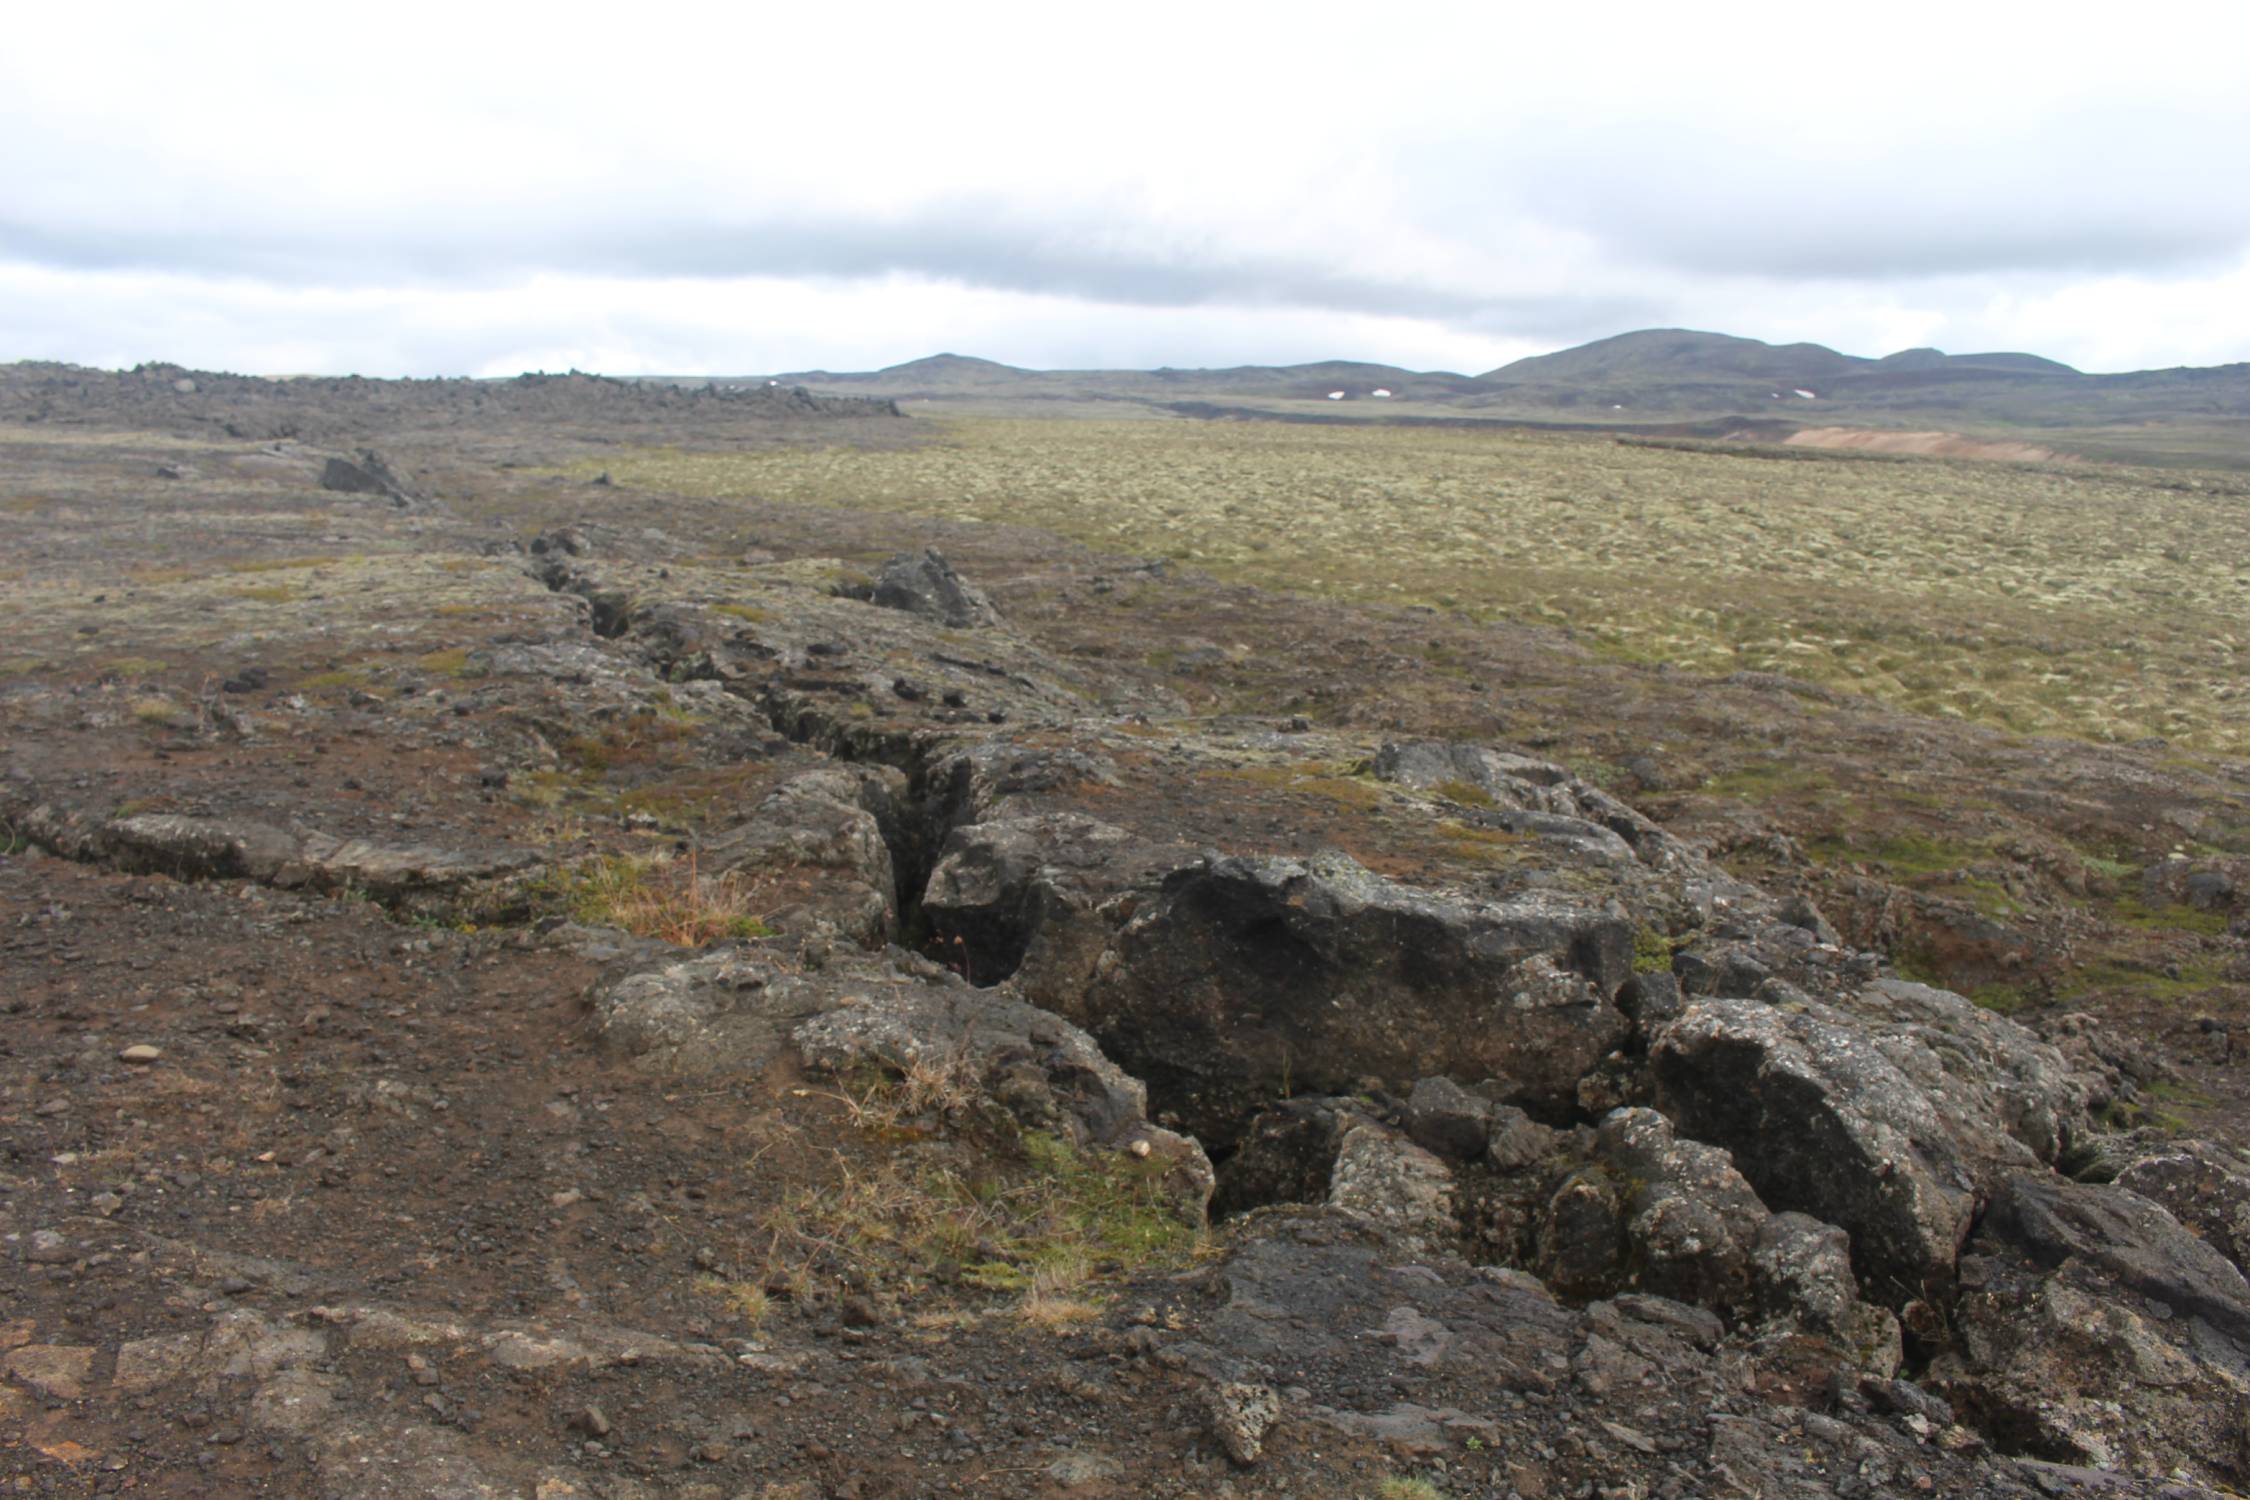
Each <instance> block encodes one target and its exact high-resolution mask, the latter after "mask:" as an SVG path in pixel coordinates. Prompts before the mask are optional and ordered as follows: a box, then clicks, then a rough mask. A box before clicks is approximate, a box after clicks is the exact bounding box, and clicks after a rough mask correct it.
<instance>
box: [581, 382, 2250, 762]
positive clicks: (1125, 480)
mask: <svg viewBox="0 0 2250 1500" xmlns="http://www.w3.org/2000/svg"><path fill="white" fill-rule="evenodd" d="M941 432H942V437H941V440H939V441H936V442H930V443H924V444H918V445H914V446H911V447H904V448H899V449H893V450H888V451H884V450H878V449H845V448H833V449H823V448H813V447H786V448H784V447H777V448H771V449H761V450H757V451H752V452H739V453H695V452H686V451H681V450H676V449H642V450H638V451H631V450H626V451H606V452H604V453H603V454H602V455H601V456H600V458H599V459H598V460H588V461H587V462H586V464H584V465H581V466H579V468H575V469H570V470H567V471H564V472H566V473H567V474H569V475H570V476H571V477H574V478H578V479H584V478H588V477H591V473H592V471H593V470H594V469H595V468H597V467H606V468H608V469H609V470H610V471H611V473H612V475H613V477H614V478H615V479H616V480H617V482H618V483H621V484H630V485H633V486H635V487H637V488H641V489H646V490H653V491H671V492H673V493H679V494H689V495H697V496H710V497H717V498H724V497H727V496H731V495H740V494H745V493H757V494H761V495H765V496H768V497H770V498H773V499H777V500H784V501H795V502H802V503H810V504H819V505H837V506H844V507H850V508H864V509H877V510H893V511H904V512H910V513H913V514H917V515H929V516H940V517H947V518H958V519H963V520H976V521H994V522H1003V523H1015V524H1025V525H1032V526H1038V527H1042V528H1045V529H1048V530H1052V531H1056V532H1059V533H1061V534H1063V535H1065V536H1069V537H1072V538H1074V539H1076V540H1079V541H1083V542H1086V543H1088V544H1090V545H1092V546H1095V547H1099V548H1101V549H1103V550H1106V551H1112V552H1121V553H1127V554H1138V555H1144V556H1145V555H1159V556H1164V557H1169V558H1175V559H1178V560H1180V561H1183V562H1187V563H1190V564H1193V565H1194V566H1196V567H1199V568H1203V569H1206V570H1208V571H1210V572H1212V573H1215V574H1218V575H1219V576H1221V577H1226V578H1233V579H1240V580H1243V581H1246V582H1250V583H1256V584H1260V585H1263V586H1266V587H1270V588H1276V589H1281V590H1285V591H1289V592H1298V593H1303V592H1310V593H1316V594H1323V595H1329V596H1333V597H1338V598H1344V599H1352V600H1370V601H1394V602H1398V603H1423V604H1429V605H1432V606H1433V607H1438V608H1444V609H1448V610H1451V611H1455V612H1459V613H1462V614H1467V615H1470V616H1473V617H1476V618H1480V619H1508V620H1516V621H1524V622H1530V623H1544V624H1549V625H1554V626H1557V627H1563V628H1568V629H1569V630H1571V631H1572V632H1573V633H1574V634H1576V636H1577V637H1578V638H1579V639H1580V640H1582V641H1584V642H1586V643H1587V644H1588V645H1590V646H1591V647H1593V649H1595V650H1596V651H1598V652H1601V653H1602V654H1604V655H1607V656H1611V657H1613V658H1617V659H1622V660H1630V661H1645V662H1668V663H1671V664H1673V665H1674V666H1676V667H1679V668H1682V669H1687V670H1694V671H1702V672H1710V673H1720V674H1723V673H1730V672H1737V671H1759V672H1772V673H1779V674H1783V675H1785V676H1788V677H1791V678H1796V679H1800V680H1805V681H1810V682H1814V683H1820V684H1825V685H1828V686H1832V687H1837V688H1842V689H1847V690H1849V691H1852V692H1856V693H1862V694H1865V695H1867V696H1870V697H1873V698H1877V699H1880V700H1882V701H1885V702H1888V703H1891V704H1894V705H1897V706H1900V707H1904V708H1908V709H1911V710H1913V711H1915V712H1918V713H1924V714H1931V715H1937V716H1942V717H1947V718H1960V719H1971V720H1976V721H1979V722H1982V723H1987V724H1993V725H1997V726H1999V727H2002V728H2006V729H2011V730H2017V731H2022V732H2033V733H2061V734H2070V735H2076V736H2080V737H2083V738H2088V739H2096V740H2137V739H2141V738H2144V737H2148V736H2161V737H2163V738H2165V739H2166V740H2168V741H2170V742H2172V743H2173V744H2174V745H2175V746H2179V747H2184V748H2192V749H2198V750H2205V751H2213V752H2219V753H2224V754H2234V755H2239V754H2243V753H2245V752H2246V751H2250V713H2246V712H2245V709H2246V706H2250V688H2246V687H2245V686H2244V671H2243V668H2244V664H2245V662H2244V658H2245V653H2246V652H2250V632H2246V631H2245V630H2244V629H2243V625H2242V619H2243V614H2244V606H2245V603H2246V602H2250V561H2246V559H2250V493H2245V491H2244V487H2243V486H2242V485H2241V484H2240V483H2239V482H2238V481H2233V480H2229V479H2226V478H2224V477H2223V476H2214V477H2213V479H2212V481H2211V482H2210V483H2208V484H2205V483H2193V484H2190V483H2185V482H2183V481H2182V480H2181V479H2180V477H2179V475H2178V474H2177V473H2176V472H2172V473H2163V474H2158V473H2155V472H2153V471H2143V470H2134V469H2124V468H2097V467H2086V468H2081V469H2074V470H2060V469H2049V468H2035V467H2030V466H2025V465H2012V464H1996V463H1978V462H1964V461H1956V460H1944V459H1904V460H1899V461H1896V462H1887V463H1788V464H1777V463H1772V462H1769V461H1766V460H1765V459H1763V458H1753V457H1746V456H1737V455H1731V454H1726V453H1717V452H1680V451H1673V450H1667V449H1660V448H1650V447H1645V446H1624V445H1620V444H1618V443H1616V442H1613V441H1610V440H1608V439H1606V438H1596V437H1588V436H1580V435H1564V434H1543V433H1528V432H1504V431H1493V430H1448V429H1442V428H1399V427H1308V426H1303V425H1293V424H1280V423H1258V422H1169V421H1164V422H1154V421H1138V422H1106V421H1080V422H1041V421H1033V420H1000V419H963V420H953V421H947V422H945V423H944V424H943V425H942V428H941ZM581 469H583V470H584V471H585V472H580V470H581Z"/></svg>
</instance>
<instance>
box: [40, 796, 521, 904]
mask: <svg viewBox="0 0 2250 1500" xmlns="http://www.w3.org/2000/svg"><path fill="white" fill-rule="evenodd" d="M14 822H15V825H16V827H17V828H18V829H19V830H20V831H21V832H23V833H24V834H25V835H26V836H28V837H29V838H31V839H33V840H35V841H37V842H39V843H40V844H42V845H45V846H46V847H48V848H50V849H53V850H54V851H55V852H57V853H58V854H63V855H66V856H68V857H70V858H73V859H87V860H101V861H104V862H106V863H108V864H111V865H114V866H115V867H117V868H119V869H124V870H135V871H143V872H148V873H154V874H164V875H171V876H175V877H178V878H180V879H217V880H251V881H256V882H258V883H260V884H264V885H276V886H283V887H288V888H294V889H306V890H314V891H355V892H360V893H363V894H366V895H370V896H375V897H378V898H383V899H399V898H411V897H414V896H443V895H447V894H452V893H457V892H460V891H462V890H464V889H466V888H468V887H470V886H473V885H476V884H478V883H480V882H484V881H492V880H498V879H502V878H505V877H509V876H515V875H521V874H524V873H526V872H529V871H531V870H533V869H535V868H536V867H537V866H538V864H539V860H538V857H537V856H536V855H534V854H531V853H530V852H528V851H526V850H521V849H511V848H507V847H505V846H498V845H485V846H482V847H471V848H440V847H436V846H433V845H427V844H392V843H383V842H378V841H376V840H373V839H360V838H343V837H339V836H337V835H335V834H331V833H322V832H318V831H315V830H306V829H292V828H279V827H276V826H274V825H272V824H270V823H261V822H258V821H256V820H254V819H249V818H238V817H226V818H208V817H193V816H188V815H185V814H178V813H139V814H135V815H134V816H131V817H125V818H116V819H112V820H109V821H106V822H98V823H97V822H94V821H92V820H90V819H87V818H85V817H83V816H80V815H77V814H73V813H70V812H67V811H63V810H60V809H57V808H54V807H52V806H49V805H46V804H40V805H36V806H32V807H28V808H25V809H23V810H22V811H21V812H20V813H18V814H17V815H16V816H15V818H14Z"/></svg>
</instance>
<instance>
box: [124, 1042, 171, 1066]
mask: <svg viewBox="0 0 2250 1500" xmlns="http://www.w3.org/2000/svg"><path fill="white" fill-rule="evenodd" d="M163 1056H164V1049H163V1048H162V1047H153V1046H150V1045H149V1044H148V1043H147V1042H135V1043H134V1044H133V1045H132V1046H130V1047H127V1048H125V1049H124V1050H122V1051H120V1052H119V1053H118V1054H117V1060H118V1061H119V1062H122V1063H131V1064H133V1065H134V1066H135V1067H143V1068H145V1067H147V1066H148V1065H149V1064H150V1063H153V1062H156V1061H157V1060H159V1059H160V1058H162V1057H163Z"/></svg>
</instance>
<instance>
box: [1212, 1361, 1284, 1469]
mask: <svg viewBox="0 0 2250 1500" xmlns="http://www.w3.org/2000/svg"><path fill="white" fill-rule="evenodd" d="M1204 1411H1205V1414H1206V1416H1207V1417H1208V1419H1209V1422H1210V1430H1211V1436H1212V1437H1213V1438H1215V1439H1216V1440H1217V1441H1218V1444H1219V1447H1220V1448H1221V1449H1223V1450H1225V1452H1226V1455H1227V1457H1228V1458H1230V1459H1232V1460H1234V1461H1235V1462H1236V1463H1238V1464H1242V1465H1244V1466H1245V1467H1247V1466H1248V1465H1250V1464H1254V1463H1256V1462H1257V1461H1258V1459H1259V1457H1260V1455H1262V1454H1263V1453H1264V1452H1265V1447H1266V1432H1267V1430H1268V1429H1269V1428H1271V1427H1272V1426H1273V1424H1274V1420H1275V1418H1277V1417H1279V1416H1280V1415H1281V1397H1280V1396H1279V1395H1278V1394H1276V1392H1275V1391H1274V1389H1273V1387H1272V1386H1270V1385H1254V1384H1252V1383H1251V1382H1249V1381H1246V1380H1229V1381H1227V1382H1225V1383H1224V1384H1221V1385H1215V1386H1213V1387H1211V1389H1210V1390H1209V1392H1208V1393H1207V1394H1206V1397H1205V1401H1204Z"/></svg>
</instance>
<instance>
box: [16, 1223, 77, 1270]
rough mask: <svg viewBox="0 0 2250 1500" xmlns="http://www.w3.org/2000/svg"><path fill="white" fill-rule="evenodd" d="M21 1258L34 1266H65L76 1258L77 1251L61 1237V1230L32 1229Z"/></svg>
mask: <svg viewBox="0 0 2250 1500" xmlns="http://www.w3.org/2000/svg"><path fill="white" fill-rule="evenodd" d="M23 1258H24V1259H25V1260H28V1261H30V1262H31V1263H32V1264H33V1265H35V1266H67V1265H69V1264H70V1263H71V1262H72V1261H74V1260H76V1259H77V1258H78V1251H77V1248H76V1247H75V1246H73V1245H72V1244H71V1243H70V1241H69V1240H68V1239H66V1238H64V1237H63V1234H62V1231H60V1230H56V1229H34V1230H33V1231H31V1243H30V1245H29V1246H28V1247H27V1248H26V1249H25V1250H24V1253H23Z"/></svg>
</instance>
